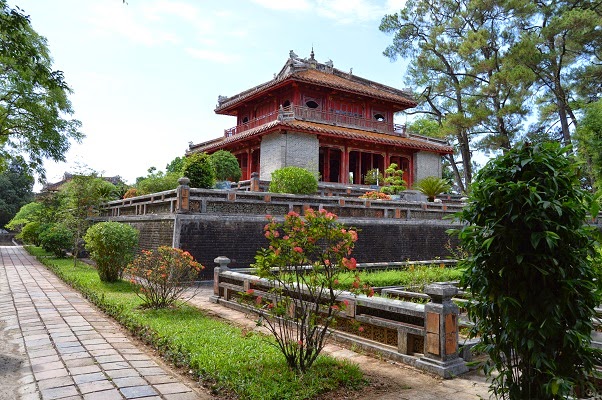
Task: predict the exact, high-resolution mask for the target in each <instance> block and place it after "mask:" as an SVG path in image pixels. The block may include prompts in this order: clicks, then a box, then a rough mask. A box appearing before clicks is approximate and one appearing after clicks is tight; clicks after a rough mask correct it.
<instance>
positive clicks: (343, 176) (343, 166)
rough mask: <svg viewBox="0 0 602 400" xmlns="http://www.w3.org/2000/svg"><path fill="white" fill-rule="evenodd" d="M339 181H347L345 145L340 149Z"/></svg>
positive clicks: (347, 160)
mask: <svg viewBox="0 0 602 400" xmlns="http://www.w3.org/2000/svg"><path fill="white" fill-rule="evenodd" d="M341 183H349V154H348V153H347V146H345V147H343V151H341Z"/></svg>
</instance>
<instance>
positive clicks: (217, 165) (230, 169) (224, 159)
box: [209, 150, 242, 182]
mask: <svg viewBox="0 0 602 400" xmlns="http://www.w3.org/2000/svg"><path fill="white" fill-rule="evenodd" d="M209 161H211V165H213V169H214V170H215V178H216V179H217V180H218V181H231V182H238V181H239V180H240V177H241V176H242V172H241V170H240V166H239V165H238V159H237V158H236V156H234V154H232V153H230V152H229V151H226V150H218V151H216V152H215V153H213V154H211V155H210V156H209Z"/></svg>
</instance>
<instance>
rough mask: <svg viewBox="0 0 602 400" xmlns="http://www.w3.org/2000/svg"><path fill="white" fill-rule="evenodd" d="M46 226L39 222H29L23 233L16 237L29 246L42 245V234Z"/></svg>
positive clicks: (22, 229)
mask: <svg viewBox="0 0 602 400" xmlns="http://www.w3.org/2000/svg"><path fill="white" fill-rule="evenodd" d="M44 228H45V225H44V224H42V223H41V222H39V221H31V222H27V223H26V224H25V225H24V226H23V228H21V232H19V234H17V236H15V237H16V238H17V239H19V240H22V241H23V242H25V243H28V244H34V245H36V246H39V245H40V234H41V233H42V231H43V230H44Z"/></svg>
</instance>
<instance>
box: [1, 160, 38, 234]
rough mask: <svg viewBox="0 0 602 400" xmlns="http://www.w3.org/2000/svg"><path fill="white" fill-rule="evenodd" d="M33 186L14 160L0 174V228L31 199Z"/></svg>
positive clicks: (21, 166) (24, 168)
mask: <svg viewBox="0 0 602 400" xmlns="http://www.w3.org/2000/svg"><path fill="white" fill-rule="evenodd" d="M33 184H34V181H33V178H32V177H31V176H30V175H29V174H28V173H27V170H26V167H25V166H23V165H22V164H21V163H19V162H17V161H16V160H13V161H12V162H11V164H10V165H9V166H8V168H7V169H6V170H5V171H4V172H2V173H0V226H5V225H6V224H8V223H9V221H10V220H11V219H12V218H13V217H14V216H15V215H16V214H17V212H18V211H19V209H20V208H21V207H22V206H23V205H25V204H27V203H29V202H30V201H31V200H32V199H33V191H32V189H33Z"/></svg>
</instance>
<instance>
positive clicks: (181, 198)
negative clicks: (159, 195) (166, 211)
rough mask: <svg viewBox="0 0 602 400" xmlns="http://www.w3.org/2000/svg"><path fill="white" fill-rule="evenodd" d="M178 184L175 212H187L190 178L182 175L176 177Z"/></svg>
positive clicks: (188, 209) (188, 207)
mask: <svg viewBox="0 0 602 400" xmlns="http://www.w3.org/2000/svg"><path fill="white" fill-rule="evenodd" d="M178 183H179V184H180V186H178V188H177V189H176V195H177V203H176V212H177V213H178V214H181V213H187V212H188V211H190V186H188V184H189V183H190V179H188V178H186V177H182V178H180V179H178Z"/></svg>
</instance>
